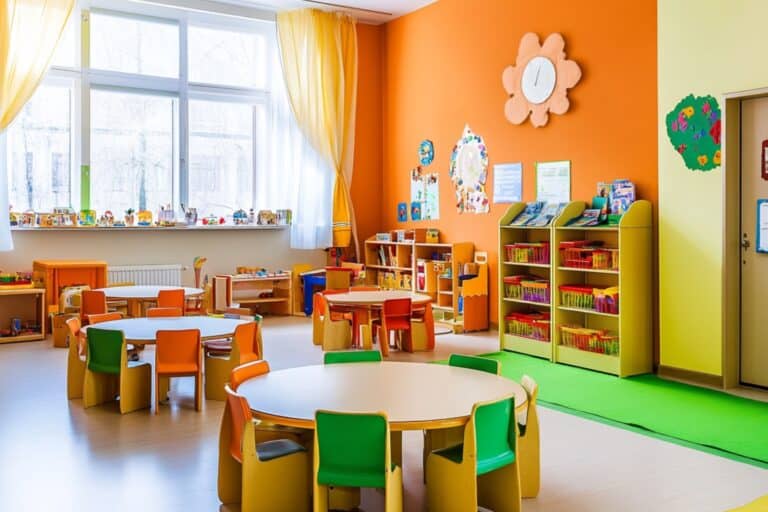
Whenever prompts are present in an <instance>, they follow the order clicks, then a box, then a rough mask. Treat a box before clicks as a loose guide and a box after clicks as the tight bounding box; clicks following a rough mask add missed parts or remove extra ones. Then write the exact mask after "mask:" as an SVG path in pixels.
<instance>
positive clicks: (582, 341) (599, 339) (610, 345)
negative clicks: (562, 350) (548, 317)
mask: <svg viewBox="0 0 768 512" xmlns="http://www.w3.org/2000/svg"><path fill="white" fill-rule="evenodd" d="M560 344H561V345H563V346H565V347H571V348H576V349H579V350H584V351H586V352H596V353H598V354H606V355H612V356H615V355H618V354H619V337H618V336H616V335H615V334H611V333H607V332H605V331H599V330H595V329H587V328H585V327H579V326H569V325H561V326H560Z"/></svg>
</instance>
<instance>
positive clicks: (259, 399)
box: [237, 362, 528, 431]
mask: <svg viewBox="0 0 768 512" xmlns="http://www.w3.org/2000/svg"><path fill="white" fill-rule="evenodd" d="M237 391H238V393H240V394H242V395H243V396H245V397H246V398H247V399H248V403H249V404H250V407H251V410H252V411H253V414H254V415H255V416H256V417H257V418H260V419H263V420H268V421H271V422H273V423H277V424H279V425H285V426H290V427H298V428H306V429H314V426H315V411H316V410H318V409H326V410H331V411H341V412H385V413H386V414H387V417H388V419H389V424H390V429H391V430H393V431H403V430H430V429H439V428H449V427H457V426H462V425H464V424H465V423H466V422H467V421H468V420H469V416H470V415H471V413H472V406H473V405H474V404H475V403H477V402H484V401H488V400H495V399H499V398H502V397H504V396H509V395H515V407H516V409H517V410H518V411H522V410H524V409H525V407H526V406H527V400H528V398H527V395H526V393H525V390H524V389H523V387H522V386H521V385H519V384H518V383H516V382H513V381H511V380H509V379H506V378H504V377H500V376H498V375H493V374H490V373H486V372H481V371H477V370H469V369H466V368H458V367H454V366H448V365H442V364H429V363H404V362H383V363H345V364H329V365H319V366H300V367H297V368H290V369H287V370H279V371H274V372H270V373H268V374H266V375H263V376H260V377H256V378H253V379H249V380H247V381H245V382H243V383H242V384H241V385H240V386H239V387H238V390H237Z"/></svg>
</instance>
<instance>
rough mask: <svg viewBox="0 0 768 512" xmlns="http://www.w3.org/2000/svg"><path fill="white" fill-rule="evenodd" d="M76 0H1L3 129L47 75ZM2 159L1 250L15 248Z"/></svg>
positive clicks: (0, 121)
mask: <svg viewBox="0 0 768 512" xmlns="http://www.w3.org/2000/svg"><path fill="white" fill-rule="evenodd" d="M74 4H75V0H0V133H2V132H4V131H5V129H6V128H7V127H8V125H9V124H11V121H13V119H14V118H15V117H16V115H17V114H18V113H19V111H21V109H22V107H23V106H24V104H25V103H26V102H27V101H28V100H29V98H30V97H31V96H32V94H33V93H34V92H35V89H36V88H37V86H38V84H39V83H40V80H42V79H43V75H45V72H46V70H47V69H48V64H49V63H50V61H51V58H52V57H53V53H54V51H55V50H56V45H57V44H58V42H59V38H60V37H61V33H62V32H63V31H64V27H65V26H66V24H67V19H69V15H70V13H71V12H72V8H73V6H74ZM7 177H8V176H7V170H6V168H5V163H4V162H0V250H11V249H13V243H12V241H11V236H10V228H9V225H8V224H9V223H8V183H7Z"/></svg>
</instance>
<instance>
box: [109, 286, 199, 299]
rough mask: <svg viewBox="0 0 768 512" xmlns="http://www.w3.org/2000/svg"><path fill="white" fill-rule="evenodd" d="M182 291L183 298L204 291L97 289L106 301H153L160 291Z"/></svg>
mask: <svg viewBox="0 0 768 512" xmlns="http://www.w3.org/2000/svg"><path fill="white" fill-rule="evenodd" d="M180 288H181V289H183V290H184V296H185V297H197V296H199V295H202V294H203V293H204V291H203V290H202V289H201V288H186V287H183V286H111V287H109V288H99V291H102V292H104V295H106V296H107V299H123V300H129V299H130V300H155V299H157V296H158V294H159V293H160V290H178V289H180Z"/></svg>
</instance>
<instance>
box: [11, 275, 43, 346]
mask: <svg viewBox="0 0 768 512" xmlns="http://www.w3.org/2000/svg"><path fill="white" fill-rule="evenodd" d="M45 309H46V308H45V289H43V288H20V289H18V290H13V289H0V328H2V329H8V328H9V327H10V325H11V319H12V318H20V319H21V320H22V322H29V321H33V322H35V323H36V324H37V325H38V327H39V329H38V330H37V331H36V332H33V333H24V334H20V335H18V336H2V337H0V343H14V342H18V341H37V340H43V339H45V324H46V322H45Z"/></svg>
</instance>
